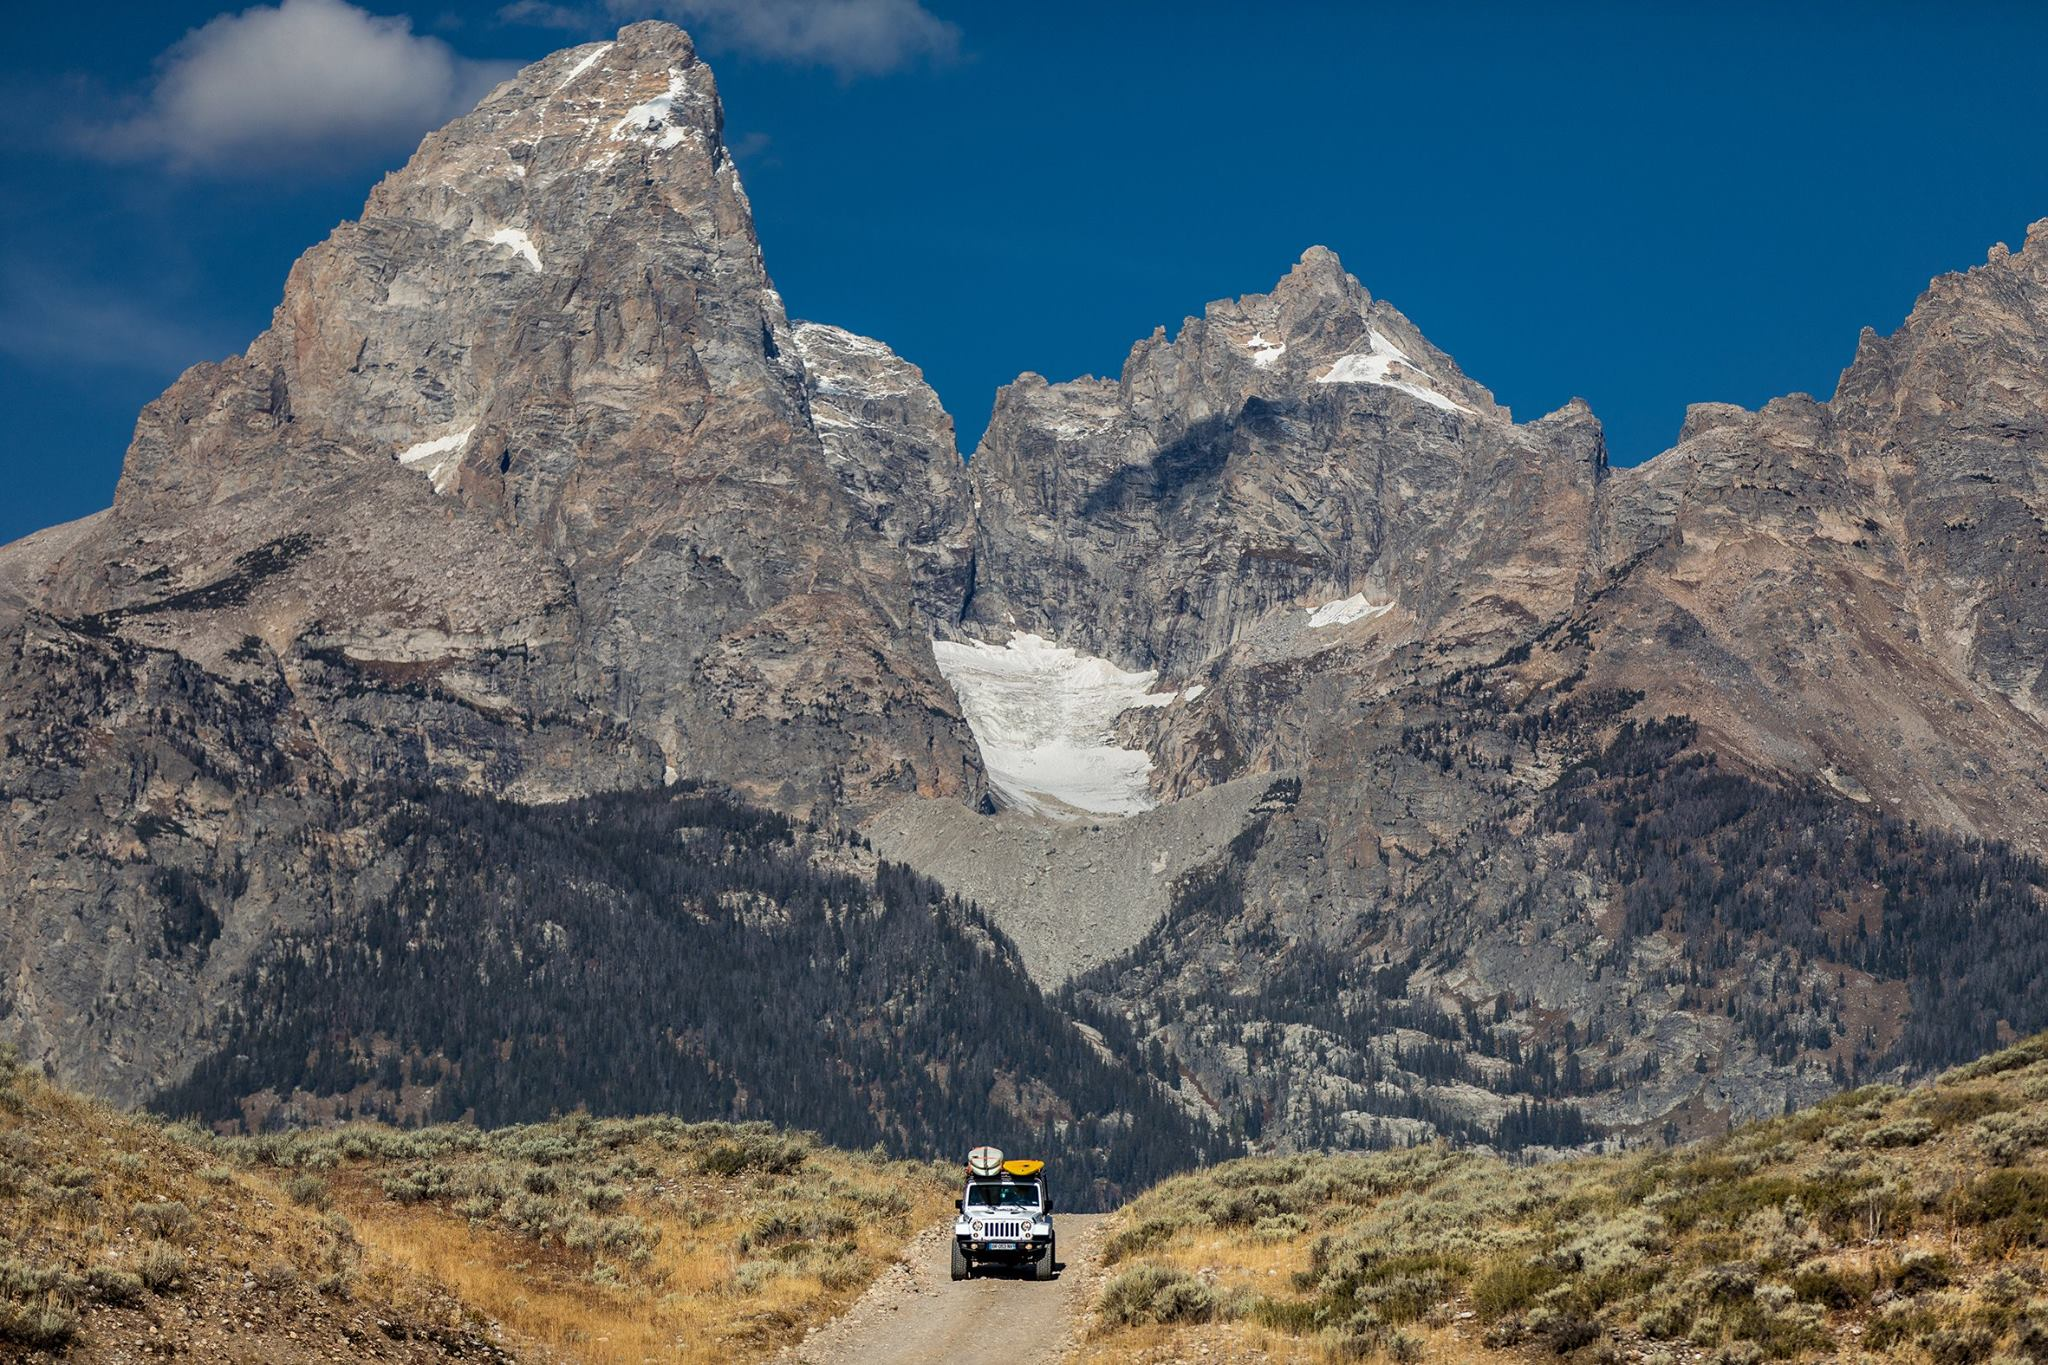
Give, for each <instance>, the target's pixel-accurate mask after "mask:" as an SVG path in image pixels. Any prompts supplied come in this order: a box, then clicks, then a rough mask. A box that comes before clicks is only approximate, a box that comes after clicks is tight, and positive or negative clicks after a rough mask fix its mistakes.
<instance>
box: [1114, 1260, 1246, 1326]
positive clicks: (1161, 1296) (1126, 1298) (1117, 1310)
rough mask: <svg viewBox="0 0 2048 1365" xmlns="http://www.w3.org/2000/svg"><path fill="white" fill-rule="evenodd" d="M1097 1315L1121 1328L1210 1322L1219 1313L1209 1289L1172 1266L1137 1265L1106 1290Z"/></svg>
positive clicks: (1117, 1277) (1214, 1298) (1118, 1276)
mask: <svg viewBox="0 0 2048 1365" xmlns="http://www.w3.org/2000/svg"><path fill="white" fill-rule="evenodd" d="M1096 1311H1097V1312H1099V1313H1100V1314H1101V1315H1102V1318H1103V1320H1104V1321H1105V1322H1108V1323H1111V1324H1114V1325H1116V1326H1119V1327H1129V1326H1136V1325H1138V1324H1140V1323H1147V1322H1207V1321H1208V1320H1209V1319H1210V1317H1211V1316H1213V1315H1214V1313H1215V1311H1216V1295H1215V1293H1214V1291H1212V1290H1211V1289H1210V1288H1209V1286H1207V1285H1205V1284H1203V1283H1202V1282H1201V1281H1200V1280H1197V1279H1195V1278H1194V1277H1193V1276H1191V1275H1189V1274H1187V1273H1186V1272H1185V1271H1181V1270H1176V1269H1174V1268H1172V1267H1171V1266H1163V1265H1153V1264H1146V1265H1137V1266H1132V1267H1131V1268H1130V1269H1129V1270H1126V1271H1124V1272H1122V1273H1121V1274H1119V1275H1117V1276H1115V1277H1114V1278H1112V1279H1111V1280H1110V1282H1109V1283H1108V1284H1107V1285H1105V1286H1104V1287H1103V1290H1102V1295H1101V1297H1100V1298H1099V1299H1097V1300H1096Z"/></svg>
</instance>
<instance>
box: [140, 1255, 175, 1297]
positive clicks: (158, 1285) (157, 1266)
mask: <svg viewBox="0 0 2048 1365" xmlns="http://www.w3.org/2000/svg"><path fill="white" fill-rule="evenodd" d="M136 1269H137V1271H138V1272H139V1273H140V1274H141V1276H142V1282H143V1283H144V1284H146V1285H148V1286H149V1287H150V1288H151V1289H153V1290H155V1291H156V1292H157V1293H159V1294H171V1293H175V1292H177V1291H178V1290H180V1289H183V1288H184V1287H185V1276H186V1267H185V1253H184V1252H182V1251H180V1250H178V1249H177V1248H176V1247H174V1246H171V1245H169V1244H167V1243H164V1242H151V1243H150V1244H149V1245H148V1246H147V1247H145V1248H144V1249H143V1252H142V1260H141V1262H140V1263H139V1264H138V1265H137V1266H136Z"/></svg>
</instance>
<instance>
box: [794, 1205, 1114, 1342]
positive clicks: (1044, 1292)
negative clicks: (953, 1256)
mask: <svg viewBox="0 0 2048 1365" xmlns="http://www.w3.org/2000/svg"><path fill="white" fill-rule="evenodd" d="M1103 1221H1104V1215H1102V1214H1083V1213H1063V1214H1061V1215H1060V1216H1059V1253H1060V1264H1061V1267H1062V1268H1061V1270H1060V1275H1059V1278H1058V1279H1056V1280H1053V1281H1051V1282H1050V1283H1039V1282H1037V1281H1034V1280H1030V1279H1027V1278H1025V1277H1024V1276H1023V1275H1021V1274H1020V1275H1017V1276H1014V1277H1012V1276H1007V1275H997V1274H984V1275H981V1276H977V1277H976V1278H974V1279H971V1280H962V1281H960V1282H958V1283H955V1282H954V1281H953V1280H952V1279H951V1277H950V1274H949V1271H948V1268H947V1257H948V1255H949V1254H950V1251H951V1241H952V1225H951V1224H950V1223H948V1224H947V1225H946V1226H945V1227H938V1228H932V1229H930V1230H928V1231H926V1232H923V1233H920V1234H918V1236H917V1238H916V1239H915V1240H914V1241H913V1242H912V1243H911V1244H910V1249H909V1252H908V1254H907V1257H906V1259H905V1260H904V1261H903V1262H902V1263H901V1264H899V1265H896V1266H894V1267H892V1268H891V1269H890V1270H888V1271H887V1272H885V1273H884V1274H883V1276H882V1277H881V1278H880V1279H879V1280H877V1281H875V1283H874V1285H873V1286H872V1287H871V1288H870V1289H869V1290H868V1292H867V1293H866V1294H864V1295H862V1296H861V1298H860V1301H859V1302H857V1303H855V1304H854V1306H853V1307H852V1308H850V1309H848V1310H847V1311H846V1313H845V1315H844V1316H842V1317H840V1318H838V1319H837V1320H835V1321H834V1322H832V1323H830V1324H828V1325H827V1326H825V1327H824V1328H823V1329H822V1330H820V1331H818V1332H817V1333H816V1334H814V1335H813V1336H812V1337H811V1338H810V1339H809V1340H808V1341H806V1342H804V1344H803V1345H802V1346H800V1347H798V1348H797V1349H796V1350H795V1351H794V1352H792V1353H791V1354H790V1355H789V1356H788V1357H786V1359H788V1360H792V1361H799V1362H802V1363H803V1365H888V1363H890V1362H894V1363H896V1365H916V1363H920V1362H925V1361H931V1362H934V1363H935V1365H937V1363H939V1362H943V1363H944V1365H981V1363H982V1362H987V1365H1027V1363H1030V1362H1049V1361H1055V1360H1058V1359H1059V1358H1060V1357H1061V1356H1062V1355H1064V1354H1065V1353H1066V1348H1067V1347H1068V1346H1069V1345H1070V1344H1071V1343H1072V1338H1073V1334H1074V1329H1075V1326H1076V1324H1078V1323H1079V1321H1080V1319H1081V1313H1082V1310H1083V1309H1085V1308H1086V1307H1087V1304H1088V1299H1089V1297H1090V1295H1091V1294H1092V1293H1093V1292H1094V1290H1095V1288H1096V1286H1097V1281H1098V1276H1097V1274H1096V1270H1097V1266H1098V1263H1099V1262H1098V1257H1099V1252H1100V1244H1101V1238H1102V1224H1103Z"/></svg>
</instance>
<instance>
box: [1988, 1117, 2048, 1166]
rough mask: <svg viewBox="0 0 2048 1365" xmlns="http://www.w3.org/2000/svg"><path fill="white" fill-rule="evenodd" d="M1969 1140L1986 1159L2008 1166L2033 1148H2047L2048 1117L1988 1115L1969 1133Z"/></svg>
mask: <svg viewBox="0 0 2048 1365" xmlns="http://www.w3.org/2000/svg"><path fill="white" fill-rule="evenodd" d="M1970 1136H1971V1138H1972V1139H1974V1140H1975V1141H1976V1143H1977V1145H1978V1146H1979V1147H1981V1148H1982V1149H1983V1150H1984V1154H1985V1155H1986V1156H1988V1157H1990V1158H1991V1159H1992V1160H1993V1161H1995V1162H1997V1163H1998V1164H1999V1165H2001V1166H2010V1165H2012V1164H2013V1163H2014V1162H2016V1161H2018V1160H2019V1159H2020V1158H2021V1157H2023V1156H2025V1155H2026V1154H2027V1153H2028V1152H2030V1151H2032V1150H2033V1149H2034V1148H2036V1147H2040V1146H2044V1145H2048V1114H2044V1113H2040V1112H2038V1111H2036V1112H2031V1113H2010V1112H2008V1113H2001V1114H1990V1115H1987V1116H1986V1117H1985V1118H1983V1119H1982V1120H1980V1121H1979V1122H1978V1123H1977V1125H1976V1126H1975V1127H1974V1128H1972V1129H1971V1130H1970Z"/></svg>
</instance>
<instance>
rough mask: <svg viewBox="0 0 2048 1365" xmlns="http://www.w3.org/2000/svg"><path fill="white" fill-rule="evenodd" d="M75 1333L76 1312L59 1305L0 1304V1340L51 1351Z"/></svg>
mask: <svg viewBox="0 0 2048 1365" xmlns="http://www.w3.org/2000/svg"><path fill="white" fill-rule="evenodd" d="M77 1334H78V1315H77V1314H76V1313H73V1312H72V1311H71V1310H70V1309H68V1308H66V1307H64V1306H63V1305H62V1304H59V1303H54V1302H45V1303H11V1302H10V1303H0V1341H6V1342H12V1343H14V1344H15V1345H17V1346H26V1347H29V1348H30V1349H32V1350H42V1351H50V1350H56V1349H58V1348H60V1347H62V1346H65V1345H67V1344H68V1343H69V1342H70V1341H71V1338H72V1337H74V1336H76V1335H77Z"/></svg>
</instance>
